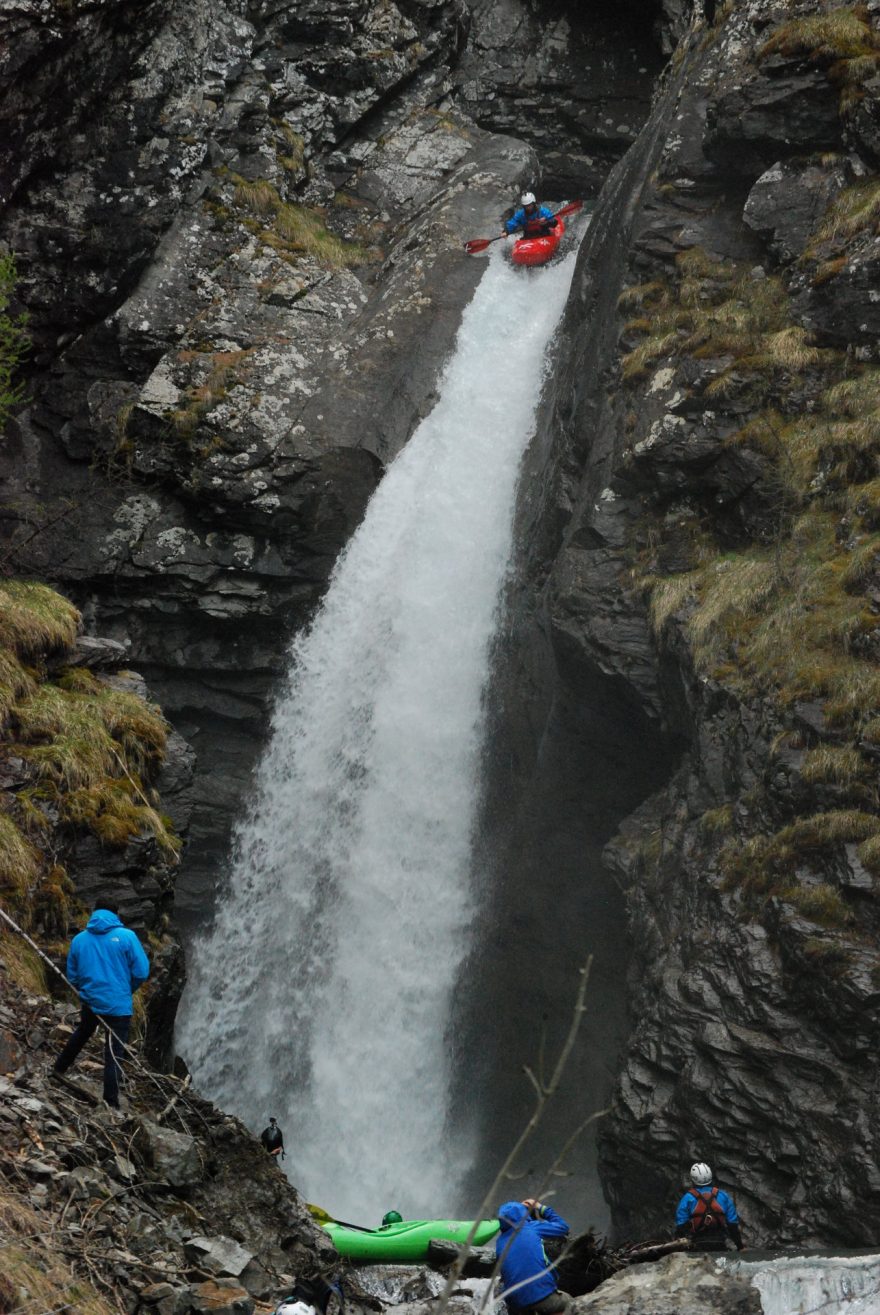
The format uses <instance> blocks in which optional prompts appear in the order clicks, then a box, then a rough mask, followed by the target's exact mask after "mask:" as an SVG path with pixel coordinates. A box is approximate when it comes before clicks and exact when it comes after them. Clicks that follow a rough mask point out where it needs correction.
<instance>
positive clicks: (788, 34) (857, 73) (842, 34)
mask: <svg viewBox="0 0 880 1315" xmlns="http://www.w3.org/2000/svg"><path fill="white" fill-rule="evenodd" d="M770 55H783V56H785V57H786V58H789V59H791V58H796V57H798V56H801V57H803V58H804V59H808V60H810V61H811V62H812V63H815V64H819V65H821V66H822V67H824V68H825V69H826V71H827V74H828V77H829V78H830V80H831V81H832V82H833V83H834V84H835V85H836V86H837V87H839V88H840V110H841V113H846V112H847V111H848V110H849V109H851V108H852V107H853V106H854V105H856V104H858V103H859V101H861V100H862V98H863V96H864V90H863V88H864V84H865V83H866V82H867V81H868V79H869V78H873V77H874V76H875V75H876V74H877V72H878V70H880V33H877V32H876V31H875V30H874V28H873V26H872V24H871V15H870V13H869V11H868V9H867V6H865V5H853V6H845V7H843V6H842V7H840V8H838V9H831V10H829V11H827V12H826V13H824V14H809V15H806V16H805V17H803V18H795V19H793V20H792V21H791V22H789V23H784V24H783V25H782V26H781V27H779V28H777V30H776V31H775V32H774V33H773V35H772V36H771V37H770V38H769V40H768V41H765V43H764V45H763V46H761V48H760V49H759V51H758V60H759V61H760V60H762V59H766V58H767V57H768V56H770Z"/></svg>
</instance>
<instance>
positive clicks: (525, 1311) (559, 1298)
mask: <svg viewBox="0 0 880 1315" xmlns="http://www.w3.org/2000/svg"><path fill="white" fill-rule="evenodd" d="M568 1306H569V1297H568V1296H567V1295H566V1294H565V1293H564V1292H560V1291H559V1290H558V1289H557V1290H556V1292H551V1293H550V1295H549V1297H543V1298H542V1299H541V1300H540V1301H536V1302H535V1303H534V1305H533V1306H517V1307H516V1315H561V1312H562V1311H564V1310H568ZM507 1309H508V1310H510V1307H509V1306H508V1308H507Z"/></svg>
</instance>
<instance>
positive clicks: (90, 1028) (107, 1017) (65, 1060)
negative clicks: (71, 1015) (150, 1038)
mask: <svg viewBox="0 0 880 1315" xmlns="http://www.w3.org/2000/svg"><path fill="white" fill-rule="evenodd" d="M99 1020H100V1021H102V1022H104V1023H106V1024H107V1026H108V1027H109V1028H110V1031H109V1032H107V1031H104V1029H103V1028H102V1029H101V1030H102V1031H104V1099H105V1100H106V1102H107V1104H108V1105H114V1106H115V1107H116V1108H117V1109H118V1108H119V1082H120V1079H121V1078H122V1069H121V1068H120V1067H119V1060H120V1059H121V1058H122V1054H123V1050H122V1047H123V1046H124V1045H125V1043H126V1042H127V1041H128V1030H129V1028H130V1027H131V1016H130V1015H128V1016H126V1015H124V1014H121V1015H117V1014H96V1013H93V1012H92V1010H91V1009H90V1008H89V1006H88V1005H87V1004H84V1005H83V1006H82V1011H81V1013H80V1019H79V1023H78V1024H77V1026H76V1030H75V1031H74V1033H73V1036H72V1037H71V1038H70V1040H69V1041H68V1043H67V1045H66V1046H65V1047H64V1049H63V1050H62V1052H61V1054H60V1055H59V1056H58V1058H57V1059H56V1060H55V1072H56V1073H66V1072H67V1070H68V1069H69V1068H70V1066H71V1064H72V1063H73V1061H74V1060H75V1059H76V1057H77V1055H78V1054H79V1052H80V1051H81V1050H82V1048H83V1046H84V1045H85V1044H86V1042H87V1041H88V1039H89V1037H91V1036H92V1035H93V1034H94V1031H95V1028H96V1027H97V1026H98V1022H99ZM120 1042H121V1044H120Z"/></svg>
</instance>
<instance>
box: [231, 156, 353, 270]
mask: <svg viewBox="0 0 880 1315" xmlns="http://www.w3.org/2000/svg"><path fill="white" fill-rule="evenodd" d="M232 177H233V182H234V183H235V191H234V193H233V200H234V202H235V204H236V205H237V206H239V207H240V208H241V209H243V210H247V211H248V212H249V213H250V214H251V215H253V216H254V217H255V219H256V220H258V221H259V220H270V221H271V223H270V225H269V226H264V225H263V224H262V223H256V224H255V225H254V232H255V233H256V235H257V236H258V237H259V239H260V241H261V242H264V243H265V244H266V245H267V246H270V247H273V248H275V249H276V250H278V251H281V252H286V253H289V254H302V255H308V256H312V257H313V258H314V259H315V260H317V261H319V263H320V264H322V265H327V266H328V267H329V268H331V269H346V268H348V267H349V266H352V265H363V264H365V263H366V262H367V261H368V260H369V259H370V253H369V251H368V250H367V248H366V247H362V246H360V245H359V244H358V243H356V242H346V241H345V240H344V239H343V238H341V237H336V235H335V234H334V233H331V232H330V231H329V229H328V228H327V225H326V224H325V222H324V220H323V218H322V216H321V214H320V212H319V211H318V210H315V209H312V208H311V207H309V206H304V205H297V204H295V203H294V202H290V201H282V199H281V197H280V196H279V194H278V191H277V189H276V188H275V187H274V186H273V185H272V184H271V183H270V182H268V181H267V180H266V179H264V178H258V179H255V180H253V181H251V180H249V179H246V178H241V177H239V176H238V175H235V174H234V175H233V176H232Z"/></svg>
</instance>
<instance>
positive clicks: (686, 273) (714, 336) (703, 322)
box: [619, 247, 837, 398]
mask: <svg viewBox="0 0 880 1315" xmlns="http://www.w3.org/2000/svg"><path fill="white" fill-rule="evenodd" d="M676 266H677V278H676V281H675V282H674V283H673V282H662V281H660V280H655V281H654V282H652V283H647V284H641V285H636V286H634V287H631V288H627V289H626V290H625V291H624V293H623V294H622V296H621V298H620V301H619V305H620V306H621V308H622V309H627V308H629V307H633V306H636V307H638V309H639V311H640V313H639V314H638V315H637V316H636V317H635V318H633V319H631V320H629V321H628V322H627V323H626V325H625V326H624V327H625V332H627V333H628V334H634V333H641V334H644V335H645V336H644V338H643V340H642V341H641V342H640V343H638V345H637V346H636V347H634V348H633V350H632V351H630V352H628V353H627V354H626V355H625V356H624V357H623V360H622V367H621V368H622V375H623V378H624V381H626V382H629V383H634V382H635V381H637V380H639V379H642V378H644V377H645V376H646V375H647V374H648V372H649V371H650V369H651V367H652V366H653V364H654V362H656V361H658V360H660V359H662V358H664V357H666V358H668V357H673V358H678V357H682V356H692V357H695V358H696V359H697V360H715V359H718V360H721V361H722V363H723V364H722V368H721V370H720V373H719V376H718V378H717V379H716V380H714V381H713V383H711V384H710V385H709V387H708V388H707V389H706V393H705V396H706V397H707V398H712V397H724V396H726V395H727V394H728V392H729V391H731V389H732V388H739V387H741V384H742V380H743V377H744V378H745V380H746V381H748V380H755V381H757V380H760V381H761V382H762V384H763V385H764V387H765V388H766V380H767V379H768V378H770V379H772V378H773V377H774V376H777V375H778V376H782V375H792V374H799V373H800V372H801V371H803V370H804V369H805V368H807V367H816V366H820V367H824V366H826V365H828V366H830V365H831V364H832V362H833V361H834V360H835V359H836V356H837V354H836V353H834V352H830V351H823V350H820V349H819V348H817V347H815V346H814V345H813V343H812V342H811V340H810V335H809V334H808V333H807V331H806V330H805V329H804V328H803V327H802V326H800V325H796V324H793V323H792V320H791V311H790V307H789V299H788V295H787V293H786V291H785V288H784V286H783V284H782V281H781V280H780V279H778V278H774V277H767V278H761V279H756V278H753V277H752V274H751V269H750V268H748V267H746V266H744V265H737V264H734V263H733V262H731V261H721V260H713V259H712V258H711V257H709V256H708V255H707V254H706V252H705V251H703V249H702V248H700V247H692V248H690V249H689V250H688V251H684V252H681V253H680V254H679V255H678V256H677V257H676Z"/></svg>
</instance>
